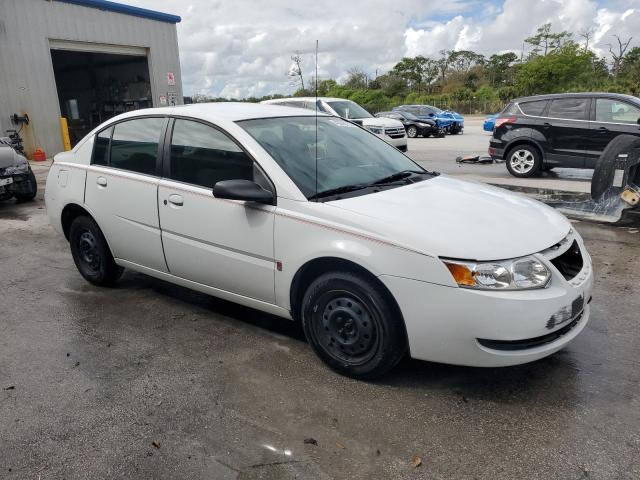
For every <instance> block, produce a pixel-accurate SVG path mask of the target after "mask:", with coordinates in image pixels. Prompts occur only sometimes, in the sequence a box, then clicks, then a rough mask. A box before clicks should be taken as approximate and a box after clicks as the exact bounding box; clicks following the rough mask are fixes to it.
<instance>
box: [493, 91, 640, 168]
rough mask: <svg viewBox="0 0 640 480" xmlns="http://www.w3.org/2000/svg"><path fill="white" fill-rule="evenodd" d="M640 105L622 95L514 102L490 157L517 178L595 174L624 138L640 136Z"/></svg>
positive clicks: (503, 117)
mask: <svg viewBox="0 0 640 480" xmlns="http://www.w3.org/2000/svg"><path fill="white" fill-rule="evenodd" d="M639 124H640V99H639V98H637V97H632V96H630V95H621V94H616V93H591V92H588V93H560V94H552V95H537V96H533V97H522V98H517V99H515V100H513V101H512V102H511V103H509V105H507V106H506V108H505V109H504V110H503V111H502V112H501V113H500V114H499V115H498V118H497V119H496V126H495V129H494V130H493V136H492V137H491V140H490V141H489V155H490V156H491V157H493V158H497V159H503V160H506V165H507V169H508V170H509V173H511V175H513V176H515V177H532V176H535V175H538V174H540V172H542V171H543V170H549V169H551V168H553V167H564V168H594V167H595V165H596V161H597V160H598V158H599V157H600V155H601V154H602V152H603V151H604V149H605V148H606V147H607V145H609V142H611V140H613V139H614V138H615V137H617V136H618V135H623V134H630V135H635V136H640V125H639Z"/></svg>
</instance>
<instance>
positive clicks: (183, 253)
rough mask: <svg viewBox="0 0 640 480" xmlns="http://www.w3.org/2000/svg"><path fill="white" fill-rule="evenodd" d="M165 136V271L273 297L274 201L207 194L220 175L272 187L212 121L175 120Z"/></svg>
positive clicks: (161, 205)
mask: <svg viewBox="0 0 640 480" xmlns="http://www.w3.org/2000/svg"><path fill="white" fill-rule="evenodd" d="M170 135H171V136H170V137H169V138H170V147H169V148H168V151H167V152H166V153H165V157H164V158H165V160H166V164H165V165H164V168H163V170H164V172H163V173H164V177H165V178H163V179H162V180H161V182H160V188H159V190H158V200H159V208H160V225H161V228H162V241H163V245H164V253H165V256H166V259H167V265H168V267H169V271H170V272H171V273H172V274H173V275H176V276H178V277H181V278H185V279H188V280H191V281H194V282H198V283H201V284H204V285H208V286H211V287H214V288H218V289H221V290H225V291H228V292H232V293H237V294H239V295H244V296H247V297H251V298H254V299H257V300H262V301H265V302H269V303H273V302H274V297H275V295H274V275H275V260H274V257H273V255H274V252H273V226H274V211H275V207H274V206H272V205H261V204H260V205H258V204H253V203H247V202H242V201H237V200H224V199H218V198H215V197H214V196H213V192H212V188H213V186H214V185H215V184H216V182H219V181H221V180H236V179H246V180H252V181H255V182H257V183H259V184H260V185H261V186H263V187H264V188H267V189H270V190H272V191H274V188H273V186H272V185H271V183H270V182H269V180H267V178H266V176H265V175H264V174H263V173H262V171H261V170H260V169H259V168H258V166H257V165H256V164H255V163H254V162H253V160H252V159H251V158H250V157H249V155H248V154H247V153H246V152H245V151H244V150H243V149H242V148H240V146H239V145H238V144H237V143H236V142H235V141H234V140H233V139H232V138H231V137H230V136H229V135H227V134H226V133H225V132H223V131H221V130H219V129H217V128H214V127H213V126H211V125H209V124H205V123H201V122H198V121H195V120H190V119H183V118H177V119H175V121H174V123H173V128H172V132H171V134H170Z"/></svg>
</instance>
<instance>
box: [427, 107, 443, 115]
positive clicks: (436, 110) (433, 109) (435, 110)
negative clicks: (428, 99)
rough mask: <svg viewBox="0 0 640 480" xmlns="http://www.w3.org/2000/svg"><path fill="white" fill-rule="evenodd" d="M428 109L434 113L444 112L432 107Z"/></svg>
mask: <svg viewBox="0 0 640 480" xmlns="http://www.w3.org/2000/svg"><path fill="white" fill-rule="evenodd" d="M427 108H428V109H430V110H431V111H433V113H442V112H443V111H444V110H440V109H439V108H438V107H432V106H431V105H427Z"/></svg>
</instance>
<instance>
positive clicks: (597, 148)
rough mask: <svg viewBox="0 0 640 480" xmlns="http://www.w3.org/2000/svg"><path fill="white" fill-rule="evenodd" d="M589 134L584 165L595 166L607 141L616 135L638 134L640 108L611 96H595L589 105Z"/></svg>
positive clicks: (639, 133) (639, 130)
mask: <svg viewBox="0 0 640 480" xmlns="http://www.w3.org/2000/svg"><path fill="white" fill-rule="evenodd" d="M591 119H592V121H591V122H590V128H591V135H589V139H588V142H587V151H586V157H587V159H586V167H587V168H595V166H596V161H597V160H598V158H599V157H600V155H601V154H602V152H603V151H604V149H605V148H607V145H609V142H611V140H613V139H614V138H616V137H617V136H618V135H624V134H627V135H639V136H640V125H638V121H640V108H639V107H638V106H636V105H632V104H631V103H629V102H624V101H621V100H617V99H613V98H595V99H594V100H593V106H592V107H591Z"/></svg>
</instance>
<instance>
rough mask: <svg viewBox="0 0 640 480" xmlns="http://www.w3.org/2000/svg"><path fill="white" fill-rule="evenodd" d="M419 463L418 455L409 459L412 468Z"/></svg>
mask: <svg viewBox="0 0 640 480" xmlns="http://www.w3.org/2000/svg"><path fill="white" fill-rule="evenodd" d="M420 465H422V459H421V458H420V457H419V456H417V455H416V456H415V457H413V459H412V460H411V466H412V467H413V468H418V467H419V466H420Z"/></svg>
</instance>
